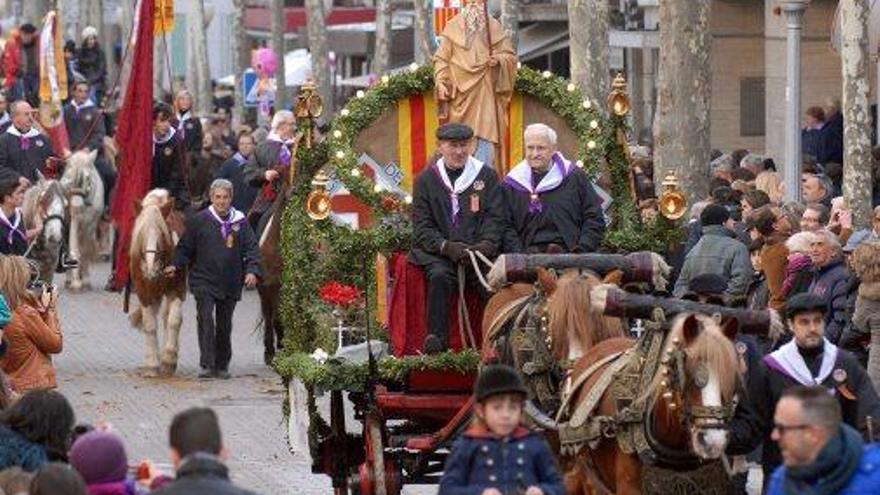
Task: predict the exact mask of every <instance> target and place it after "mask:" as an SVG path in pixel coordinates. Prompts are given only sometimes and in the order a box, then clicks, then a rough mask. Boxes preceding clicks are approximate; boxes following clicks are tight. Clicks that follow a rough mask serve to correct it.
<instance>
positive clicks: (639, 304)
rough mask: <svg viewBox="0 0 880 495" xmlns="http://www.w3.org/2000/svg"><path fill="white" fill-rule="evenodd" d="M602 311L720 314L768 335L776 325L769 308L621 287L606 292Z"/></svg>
mask: <svg viewBox="0 0 880 495" xmlns="http://www.w3.org/2000/svg"><path fill="white" fill-rule="evenodd" d="M604 299H605V300H604V304H600V305H599V306H600V308H603V310H602V314H604V315H606V316H617V317H622V318H623V317H626V318H643V319H648V318H652V317H653V315H654V311H655V310H656V309H662V310H663V313H664V314H665V315H666V317H672V316H674V315H677V314H681V313H697V314H704V315H714V314H718V315H721V317H722V318H736V320H737V322H739V331H740V332H742V333H747V334H751V335H761V336H767V335H768V333H770V331H771V326H772V325H773V324H774V317H773V313H772V312H771V311H770V310H750V309H745V308H730V307H727V306H719V305H715V304H705V303H699V302H694V301H688V300H684V299H673V298H667V297H658V296H653V295H643V294H633V293H630V292H626V291H624V290H621V289H616V288H610V289H608V290H607V292H605V297H604Z"/></svg>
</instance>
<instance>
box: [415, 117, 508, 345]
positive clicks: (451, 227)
mask: <svg viewBox="0 0 880 495" xmlns="http://www.w3.org/2000/svg"><path fill="white" fill-rule="evenodd" d="M473 135H474V132H473V130H472V129H471V128H470V127H468V126H466V125H463V124H446V125H443V126H442V127H440V128H439V129H437V139H438V141H439V152H440V157H439V158H437V159H436V160H434V161H432V162H431V163H430V164H429V165H428V167H427V168H426V169H425V170H424V171H423V172H422V173H421V174H419V177H418V178H417V179H416V182H415V186H414V188H413V248H412V251H411V252H410V255H409V259H410V261H411V262H412V263H414V264H416V265H420V266H422V267H423V268H424V270H425V275H426V276H427V280H428V315H427V316H428V336H427V337H426V338H425V345H424V351H425V352H427V353H437V352H441V351H444V350H446V349H448V347H449V342H448V337H449V323H450V321H449V312H450V307H452V302H453V297H454V296H455V294H456V288H457V280H458V266H459V264H464V262H465V261H466V257H467V254H466V251H465V250H468V249H470V250H474V251H479V252H481V253H483V254H484V255H486V256H490V257H491V256H494V255H495V251H496V250H497V248H498V244H499V242H500V240H501V235H502V232H503V226H504V217H503V211H502V210H503V208H504V206H503V198H502V196H501V189H500V188H499V186H498V177H497V176H496V175H495V171H494V170H493V169H492V168H491V167H488V166H484V164H483V162H480V161H479V160H477V159H475V158H474V157H472V156H471V154H470V152H471V141H472V138H473Z"/></svg>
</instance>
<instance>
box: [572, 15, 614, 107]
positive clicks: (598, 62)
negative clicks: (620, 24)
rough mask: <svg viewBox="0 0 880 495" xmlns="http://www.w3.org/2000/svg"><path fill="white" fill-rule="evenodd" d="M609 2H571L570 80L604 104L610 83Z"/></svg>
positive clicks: (585, 93) (592, 98)
mask: <svg viewBox="0 0 880 495" xmlns="http://www.w3.org/2000/svg"><path fill="white" fill-rule="evenodd" d="M608 24H609V17H608V1H607V0H568V36H569V38H570V39H571V44H570V48H569V54H570V58H571V80H572V81H574V82H575V83H576V84H577V85H578V86H580V88H581V91H583V92H584V95H585V96H587V97H588V98H590V99H591V100H593V101H605V95H607V94H608V92H609V91H610V90H611V88H610V87H609V83H608V70H609V69H608Z"/></svg>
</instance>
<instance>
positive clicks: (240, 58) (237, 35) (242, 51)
mask: <svg viewBox="0 0 880 495" xmlns="http://www.w3.org/2000/svg"><path fill="white" fill-rule="evenodd" d="M232 5H233V7H232V8H233V12H232V16H233V17H232V30H233V36H232V67H233V70H234V74H235V84H234V85H233V86H234V87H233V91H232V94H233V95H234V97H235V106H234V107H233V108H232V128H233V129H237V128H238V126H240V125H241V124H242V123H243V122H244V120H245V118H244V112H245V110H244V94H243V93H242V91H241V75H242V73H243V72H244V71H245V69H247V68H248V67H250V65H251V64H250V62H251V58H250V50H249V49H248V48H249V47H248V46H247V35H246V33H245V31H244V15H243V14H244V0H233V2H232Z"/></svg>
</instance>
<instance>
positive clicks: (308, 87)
mask: <svg viewBox="0 0 880 495" xmlns="http://www.w3.org/2000/svg"><path fill="white" fill-rule="evenodd" d="M322 113H324V102H323V101H322V100H321V95H320V94H318V87H317V86H316V85H315V81H313V80H312V79H306V81H305V82H304V83H303V85H302V88H300V92H299V95H297V97H296V106H295V107H294V114H295V115H296V119H297V120H298V121H300V122H301V123H302V126H303V127H304V128H305V129H304V130H305V133H306V134H305V138H306V147H307V148H311V147H312V138H313V136H312V128H313V127H314V125H315V120H316V119H317V118H318V117H320V116H321V114H322Z"/></svg>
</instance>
